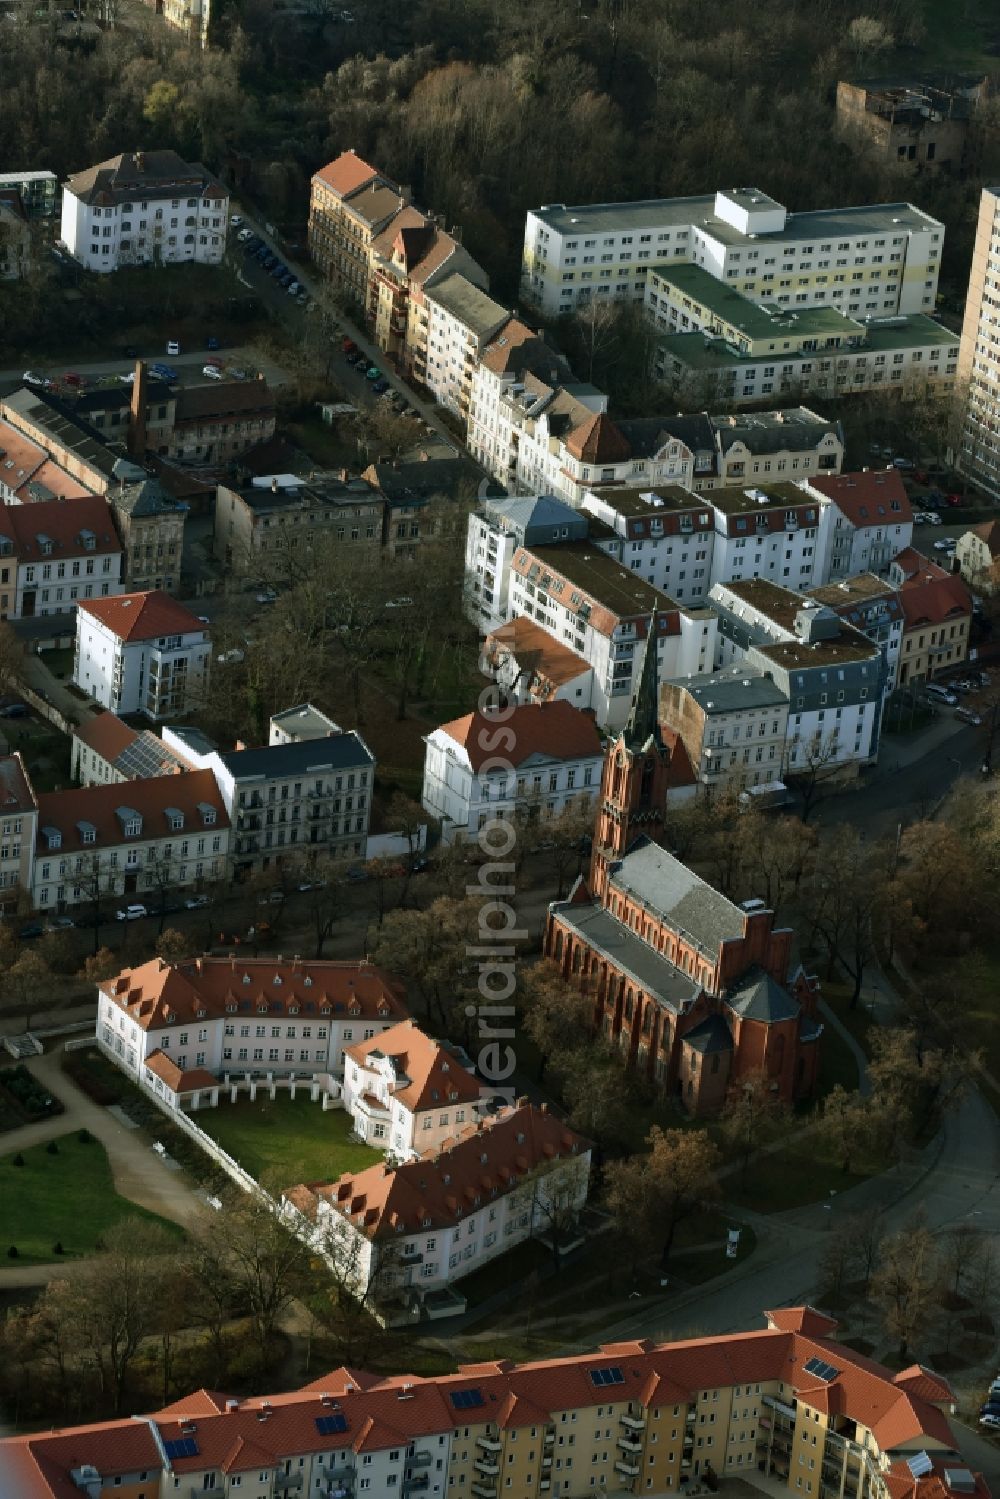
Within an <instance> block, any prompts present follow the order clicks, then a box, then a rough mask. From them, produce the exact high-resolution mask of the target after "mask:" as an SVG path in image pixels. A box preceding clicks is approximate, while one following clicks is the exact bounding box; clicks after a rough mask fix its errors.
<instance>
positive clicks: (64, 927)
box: [45, 916, 76, 932]
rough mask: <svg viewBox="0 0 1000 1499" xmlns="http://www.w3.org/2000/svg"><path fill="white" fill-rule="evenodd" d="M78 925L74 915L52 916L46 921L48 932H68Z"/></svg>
mask: <svg viewBox="0 0 1000 1499" xmlns="http://www.w3.org/2000/svg"><path fill="white" fill-rule="evenodd" d="M75 926H76V922H75V921H74V920H73V918H72V916H51V917H50V918H49V920H48V921H47V922H46V923H45V930H46V931H47V932H68V931H70V930H71V929H72V928H73V927H75Z"/></svg>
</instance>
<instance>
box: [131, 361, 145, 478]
mask: <svg viewBox="0 0 1000 1499" xmlns="http://www.w3.org/2000/svg"><path fill="white" fill-rule="evenodd" d="M146 380H147V376H146V366H145V365H144V364H143V362H142V360H141V359H137V360H136V362H135V379H134V380H133V381H132V405H131V407H130V410H129V419H128V455H129V457H130V458H131V459H132V461H133V463H142V461H143V459H144V458H145V456H146V401H147V395H146Z"/></svg>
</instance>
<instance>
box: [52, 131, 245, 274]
mask: <svg viewBox="0 0 1000 1499" xmlns="http://www.w3.org/2000/svg"><path fill="white" fill-rule="evenodd" d="M228 226H229V193H228V192H227V190H226V189H225V188H224V187H223V186H222V184H221V182H219V181H218V180H217V179H216V178H215V177H213V176H212V174H211V173H210V172H208V171H206V169H205V168H204V167H203V166H202V165H201V163H200V162H193V163H189V162H186V161H183V160H182V159H181V157H179V156H178V155H177V153H176V151H124V152H122V153H121V154H120V155H119V156H113V157H111V158H110V160H108V161H102V162H100V163H99V164H98V165H97V166H95V167H89V168H88V169H87V170H86V171H83V172H78V173H77V174H76V175H75V176H74V177H70V178H69V179H68V180H67V181H66V182H65V183H64V184H63V196H62V227H61V239H62V241H63V243H64V244H65V246H66V248H67V250H68V251H69V253H70V255H72V256H73V258H74V260H78V261H79V262H80V264H81V265H83V266H84V267H85V268H86V269H87V270H89V271H95V272H97V273H98V274H99V275H106V274H108V273H109V272H111V271H116V270H117V269H118V268H119V266H129V265H157V264H167V263H170V262H175V261H184V260H191V261H195V262H196V263H198V264H200V265H219V264H220V263H221V261H222V257H223V255H224V254H225V249H226V232H227V229H228Z"/></svg>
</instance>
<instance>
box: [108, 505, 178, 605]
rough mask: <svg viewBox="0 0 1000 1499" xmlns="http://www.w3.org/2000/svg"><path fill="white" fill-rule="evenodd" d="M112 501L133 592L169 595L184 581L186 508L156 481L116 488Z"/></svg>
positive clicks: (126, 571) (130, 589)
mask: <svg viewBox="0 0 1000 1499" xmlns="http://www.w3.org/2000/svg"><path fill="white" fill-rule="evenodd" d="M108 500H109V501H110V503H111V508H112V509H113V511H114V513H115V522H116V524H117V526H118V534H119V535H120V536H121V539H122V548H123V550H124V554H125V557H124V563H125V576H124V579H123V581H124V583H125V584H126V586H127V587H128V589H129V591H130V592H133V593H138V592H140V591H145V590H147V589H150V588H162V589H163V590H164V591H165V592H167V593H169V592H170V591H171V590H172V589H174V588H176V587H177V585H178V583H179V581H180V573H181V556H182V553H183V550H184V522H185V519H186V518H187V509H186V507H185V506H183V505H179V504H178V503H177V501H176V500H175V499H174V498H173V496H172V495H171V494H169V493H168V492H167V490H166V489H164V487H163V485H162V484H161V483H160V481H159V479H152V478H148V479H142V480H139V481H133V482H131V483H125V482H121V483H119V484H118V485H117V486H112V488H111V489H110V490H109V491H108Z"/></svg>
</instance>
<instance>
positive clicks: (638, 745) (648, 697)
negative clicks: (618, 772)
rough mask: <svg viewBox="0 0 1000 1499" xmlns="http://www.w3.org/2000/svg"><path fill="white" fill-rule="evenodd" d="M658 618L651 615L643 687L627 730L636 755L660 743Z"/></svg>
mask: <svg viewBox="0 0 1000 1499" xmlns="http://www.w3.org/2000/svg"><path fill="white" fill-rule="evenodd" d="M657 633H658V631H657V616H656V614H655V612H654V613H653V614H651V615H650V619H649V628H648V630H647V632H646V643H645V646H644V648H643V655H642V666H641V667H640V669H639V685H638V686H637V687H636V690H635V695H634V697H633V698H632V708H631V711H630V712H629V716H628V722H627V723H626V725H625V729H624V739H625V743H626V745H627V746H628V748H629V749H630V750H632V751H637V750H641V749H645V747H646V746H647V745H648V744H649V742H650V740H652V742H653V744H654V745H659V743H660V672H659V656H658V652H657V645H658V640H657Z"/></svg>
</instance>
